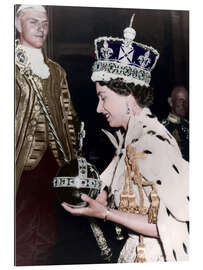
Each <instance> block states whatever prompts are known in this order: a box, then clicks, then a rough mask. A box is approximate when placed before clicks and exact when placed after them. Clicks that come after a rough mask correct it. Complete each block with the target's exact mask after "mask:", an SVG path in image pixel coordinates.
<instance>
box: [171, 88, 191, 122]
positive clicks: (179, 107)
mask: <svg viewBox="0 0 203 270" xmlns="http://www.w3.org/2000/svg"><path fill="white" fill-rule="evenodd" d="M188 105H189V104H188V93H187V92H186V91H184V90H179V91H177V92H175V93H174V94H173V95H172V111H173V113H175V114H176V115H178V116H182V117H185V116H187V113H188Z"/></svg>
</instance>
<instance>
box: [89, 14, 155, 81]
mask: <svg viewBox="0 0 203 270" xmlns="http://www.w3.org/2000/svg"><path fill="white" fill-rule="evenodd" d="M133 19H134V14H133V16H132V18H131V21H130V26H129V27H127V28H126V29H124V31H123V34H124V39H120V38H113V37H99V38H97V39H95V54H96V61H95V62H94V64H93V67H92V71H93V73H92V77H91V79H92V81H94V82H96V81H109V80H110V79H116V78H122V79H123V81H125V82H128V83H131V82H132V83H134V84H140V85H145V86H149V84H150V80H151V71H152V70H153V68H154V67H155V65H156V62H157V60H158V58H159V53H158V51H157V50H155V49H154V48H152V47H149V46H147V45H144V44H141V43H137V42H135V41H133V40H134V39H135V36H136V31H135V30H134V29H133V28H132V22H133Z"/></svg>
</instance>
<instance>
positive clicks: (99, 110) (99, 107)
mask: <svg viewBox="0 0 203 270" xmlns="http://www.w3.org/2000/svg"><path fill="white" fill-rule="evenodd" d="M102 110H103V105H102V102H101V100H99V102H98V105H97V113H101V112H102Z"/></svg>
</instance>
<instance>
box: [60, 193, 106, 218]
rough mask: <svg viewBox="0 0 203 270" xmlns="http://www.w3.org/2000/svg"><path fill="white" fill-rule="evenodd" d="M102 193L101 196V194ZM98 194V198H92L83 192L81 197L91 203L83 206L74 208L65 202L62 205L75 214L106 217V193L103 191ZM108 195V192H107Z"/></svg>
mask: <svg viewBox="0 0 203 270" xmlns="http://www.w3.org/2000/svg"><path fill="white" fill-rule="evenodd" d="M104 192H105V191H104ZM105 193H106V192H105ZM100 194H101V196H99V195H100ZM100 194H99V195H98V196H97V199H96V200H93V199H91V198H90V197H89V196H88V195H86V194H82V195H81V199H82V200H83V201H84V202H87V203H88V204H89V205H88V206H87V207H82V208H72V207H70V206H68V205H67V203H65V202H63V203H62V204H61V205H62V207H63V208H64V209H65V210H66V211H67V212H69V213H71V214H72V215H75V216H88V217H96V218H101V219H104V217H105V214H106V205H104V204H105V201H106V200H105V194H104V193H103V191H102V192H101V193H100ZM106 197H107V194H106Z"/></svg>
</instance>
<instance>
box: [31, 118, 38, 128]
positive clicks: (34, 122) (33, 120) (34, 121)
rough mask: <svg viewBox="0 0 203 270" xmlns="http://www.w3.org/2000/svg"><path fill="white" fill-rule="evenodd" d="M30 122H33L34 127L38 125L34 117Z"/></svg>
mask: <svg viewBox="0 0 203 270" xmlns="http://www.w3.org/2000/svg"><path fill="white" fill-rule="evenodd" d="M30 123H31V125H32V126H33V127H34V126H36V124H37V121H36V120H35V119H32V120H31V122H30Z"/></svg>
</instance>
